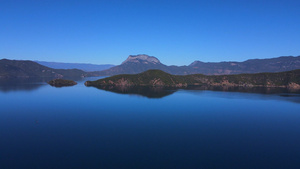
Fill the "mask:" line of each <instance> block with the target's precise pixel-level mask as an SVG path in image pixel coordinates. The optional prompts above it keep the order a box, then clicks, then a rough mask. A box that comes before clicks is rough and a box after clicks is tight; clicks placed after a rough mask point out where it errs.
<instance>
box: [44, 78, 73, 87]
mask: <svg viewBox="0 0 300 169" xmlns="http://www.w3.org/2000/svg"><path fill="white" fill-rule="evenodd" d="M48 84H49V85H51V86H54V87H64V86H74V85H76V84H77V83H76V82H75V81H73V80H65V79H54V80H51V81H49V82H48Z"/></svg>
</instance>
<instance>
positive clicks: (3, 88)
mask: <svg viewBox="0 0 300 169" xmlns="http://www.w3.org/2000/svg"><path fill="white" fill-rule="evenodd" d="M53 79H54V78H53V77H50V78H46V77H44V78H5V79H1V78H0V92H4V93H6V92H13V91H34V90H37V89H39V88H41V87H44V86H47V85H48V84H47V82H48V81H50V80H53ZM63 79H69V80H74V81H78V82H81V83H83V82H84V81H85V80H86V79H85V78H81V77H65V78H63Z"/></svg>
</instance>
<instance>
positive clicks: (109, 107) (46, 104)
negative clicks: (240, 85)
mask: <svg viewBox="0 0 300 169" xmlns="http://www.w3.org/2000/svg"><path fill="white" fill-rule="evenodd" d="M78 82H79V84H78V85H76V86H73V87H62V88H55V87H51V86H49V85H47V84H46V83H45V82H37V81H34V82H22V83H20V82H18V83H2V84H1V85H0V101H1V102H0V105H1V111H0V168H1V169H2V168H3V169H6V168H30V169H34V168H42V169H46V168H51V169H52V168H105V169H106V168H116V169H120V168H130V169H132V168H172V169H174V168H243V169H245V168H298V167H299V166H300V160H299V159H300V95H299V94H284V93H271V94H260V93H246V92H224V91H210V90H178V91H169V93H164V94H162V95H161V96H159V97H154V98H152V97H145V95H140V94H138V93H135V94H120V93H117V92H110V91H105V90H101V89H97V88H94V87H86V86H84V84H83V83H84V80H82V81H78ZM148 94H149V93H148ZM150 94H151V92H150ZM146 96H147V95H146ZM155 96H156V95H155Z"/></svg>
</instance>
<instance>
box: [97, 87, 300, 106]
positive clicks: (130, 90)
mask: <svg viewBox="0 0 300 169" xmlns="http://www.w3.org/2000/svg"><path fill="white" fill-rule="evenodd" d="M97 88H98V89H100V90H105V91H110V92H114V93H118V94H129V95H139V96H144V97H147V98H163V97H166V96H169V95H171V94H173V93H175V92H177V91H178V90H181V91H185V92H189V93H193V94H194V93H199V92H201V91H224V92H234V93H236V94H238V93H255V94H261V96H265V97H268V98H272V99H279V100H287V101H291V102H295V103H300V91H299V90H297V91H295V90H289V89H286V88H265V87H228V86H190V87H187V88H180V89H178V88H166V87H145V86H143V87H141V86H139V87H126V86H101V87H97Z"/></svg>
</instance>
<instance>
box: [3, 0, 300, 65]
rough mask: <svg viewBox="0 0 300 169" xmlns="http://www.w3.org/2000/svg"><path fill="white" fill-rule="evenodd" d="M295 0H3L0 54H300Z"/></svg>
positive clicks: (88, 58)
mask: <svg viewBox="0 0 300 169" xmlns="http://www.w3.org/2000/svg"><path fill="white" fill-rule="evenodd" d="M299 7H300V1H299V0H208V1H201V0H195V1H194V0H181V1H178V0H149V1H145V0H144V1H143V0H82V1H78V0H56V1H55V0H0V24H1V25H0V58H8V59H22V60H24V59H29V60H43V61H58V62H72V63H76V62H77V63H95V64H105V63H110V64H120V63H121V62H122V61H123V60H125V59H126V58H127V56H128V55H131V54H148V55H151V56H155V57H157V58H158V59H160V61H161V62H162V63H165V64H167V65H188V64H190V63H191V62H193V61H195V60H200V61H205V62H218V61H244V60H247V59H253V58H271V57H278V56H288V55H292V56H298V55H300V10H299Z"/></svg>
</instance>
